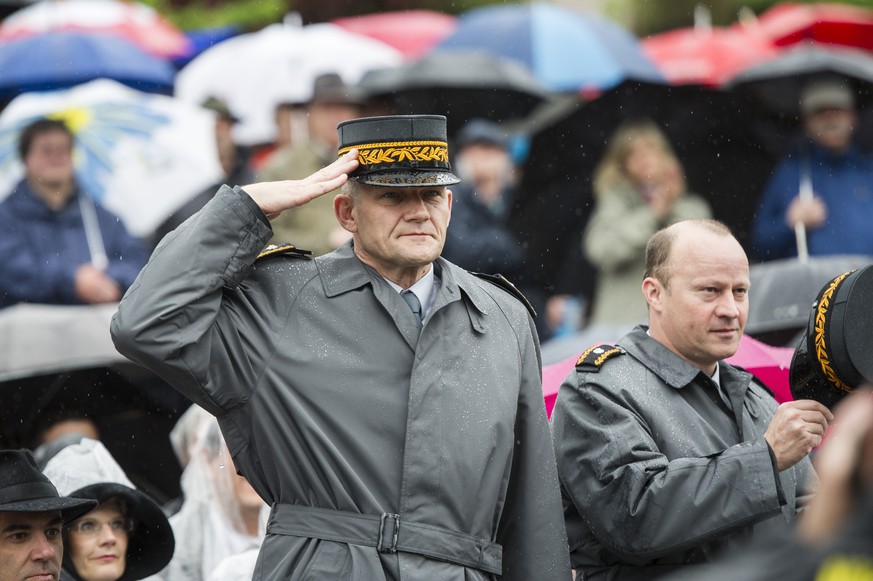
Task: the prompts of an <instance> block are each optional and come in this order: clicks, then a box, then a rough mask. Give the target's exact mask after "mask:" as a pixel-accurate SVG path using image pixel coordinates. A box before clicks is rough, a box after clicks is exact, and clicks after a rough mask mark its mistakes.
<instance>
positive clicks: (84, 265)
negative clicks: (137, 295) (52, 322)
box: [0, 118, 148, 307]
mask: <svg viewBox="0 0 873 581" xmlns="http://www.w3.org/2000/svg"><path fill="white" fill-rule="evenodd" d="M73 144H74V137H73V133H72V131H71V130H70V129H69V127H68V126H67V125H66V124H65V123H64V122H63V121H60V120H56V119H48V118H41V119H37V120H36V121H33V122H32V123H30V124H29V125H27V126H26V127H25V128H24V129H23V130H22V132H21V135H20V137H19V147H18V149H19V155H20V156H21V160H22V161H23V162H24V168H25V176H24V179H22V180H21V181H20V182H19V183H18V184H17V185H16V186H15V189H14V190H13V191H12V193H11V194H9V196H8V197H7V198H6V199H5V200H3V202H2V203H0V253H2V255H3V256H4V257H5V259H4V260H3V261H2V262H0V307H6V306H9V305H12V304H15V303H18V302H31V303H46V304H63V305H70V304H98V303H111V302H115V301H117V300H118V299H120V298H121V295H122V294H123V293H124V291H125V290H127V287H129V286H130V284H131V283H132V282H133V280H134V278H136V275H137V273H138V272H139V269H140V268H142V265H143V264H145V261H146V259H147V258H148V252H147V250H146V248H145V245H144V244H143V243H142V241H141V240H139V239H137V238H135V237H133V236H131V235H130V234H129V233H128V231H127V229H126V228H125V226H124V224H123V223H122V222H121V220H120V219H119V218H118V217H117V216H115V215H113V214H112V213H110V212H109V211H108V210H106V209H104V208H102V207H101V206H99V205H97V204H95V203H94V201H93V200H92V199H91V198H90V197H89V196H88V195H87V194H86V193H85V192H83V191H81V189H80V188H79V185H78V183H77V180H76V176H75V171H74V168H73Z"/></svg>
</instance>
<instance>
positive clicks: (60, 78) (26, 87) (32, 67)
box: [0, 32, 175, 100]
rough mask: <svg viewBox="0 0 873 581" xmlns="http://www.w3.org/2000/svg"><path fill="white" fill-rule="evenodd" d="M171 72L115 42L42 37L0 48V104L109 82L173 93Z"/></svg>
mask: <svg viewBox="0 0 873 581" xmlns="http://www.w3.org/2000/svg"><path fill="white" fill-rule="evenodd" d="M174 76H175V69H174V68H173V66H172V65H171V64H169V63H168V62H166V61H163V60H161V59H159V58H157V57H154V56H151V55H150V54H148V53H146V52H144V51H143V50H142V49H140V48H138V47H137V46H135V45H133V44H131V43H129V42H127V41H125V40H122V39H120V38H118V37H115V36H110V35H105V34H86V33H82V32H46V33H43V34H37V35H34V36H29V37H27V38H23V39H20V40H13V41H10V42H2V43H0V99H6V100H8V99H11V98H12V97H14V96H16V95H19V94H21V93H26V92H30V91H46V90H52V89H63V88H67V87H72V86H74V85H78V84H81V83H85V82H88V81H91V80H94V79H112V80H115V81H118V82H120V83H122V84H125V85H128V86H129V87H133V88H136V89H139V90H141V91H147V92H153V93H165V94H170V93H172V91H173V81H174Z"/></svg>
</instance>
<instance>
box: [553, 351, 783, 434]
mask: <svg viewBox="0 0 873 581" xmlns="http://www.w3.org/2000/svg"><path fill="white" fill-rule="evenodd" d="M587 347H588V346H585V347H583V349H582V350H584V349H585V348H587ZM582 350H580V353H581V351H582ZM793 355H794V349H790V348H788V347H771V346H770V345H767V344H765V343H761V342H760V341H758V340H757V339H753V338H751V337H749V336H748V335H743V336H742V338H741V339H740V347H739V349H737V352H736V353H735V354H734V355H733V357H730V358H728V359H726V361H727V362H728V363H730V364H732V365H739V366H740V367H743V368H745V369H746V370H748V371H749V372H750V373H751V374H752V375H754V376H755V377H757V378H758V379H759V380H760V381H762V382H763V383H764V385H766V386H767V387H769V388H770V389H771V390H773V393H774V394H775V395H776V401H778V402H779V403H782V402H785V401H790V400H792V399H794V398H793V397H792V395H791V389H790V388H789V386H788V371H789V369H790V367H791V357H792V356H793ZM578 358H579V355H578V354H577V355H572V356H570V357H568V358H566V359H562V360H561V361H558V362H557V363H552V364H550V365H544V366H543V400H544V401H545V404H546V414H547V415H548V416H549V417H550V418H551V417H552V409H553V408H554V407H555V399H557V397H558V389H559V388H560V387H561V384H562V383H563V382H564V379H565V378H566V377H567V374H568V373H570V370H571V369H573V367H574V366H575V365H576V360H577V359H578Z"/></svg>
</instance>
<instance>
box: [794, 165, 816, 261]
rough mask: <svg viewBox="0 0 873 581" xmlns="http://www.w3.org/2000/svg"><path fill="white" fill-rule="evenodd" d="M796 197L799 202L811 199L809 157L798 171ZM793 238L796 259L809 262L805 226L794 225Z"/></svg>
mask: <svg viewBox="0 0 873 581" xmlns="http://www.w3.org/2000/svg"><path fill="white" fill-rule="evenodd" d="M798 196H799V197H800V199H801V200H804V201H810V200H812V198H813V193H812V177H810V175H809V157H805V158H804V163H803V164H802V165H801V170H800V191H799V192H798ZM794 237H795V238H796V239H797V258H798V260H800V262H807V261H809V247H808V246H807V244H806V226H805V225H804V224H803V222H798V223H797V224H795V225H794Z"/></svg>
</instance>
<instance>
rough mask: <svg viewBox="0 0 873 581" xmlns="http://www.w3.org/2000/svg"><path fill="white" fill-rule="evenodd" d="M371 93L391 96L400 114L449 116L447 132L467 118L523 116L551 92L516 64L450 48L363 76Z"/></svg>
mask: <svg viewBox="0 0 873 581" xmlns="http://www.w3.org/2000/svg"><path fill="white" fill-rule="evenodd" d="M360 87H361V88H362V89H363V90H364V91H366V92H367V94H369V95H371V96H373V97H378V98H385V99H388V100H389V101H390V103H391V105H392V108H393V109H394V110H395V111H397V113H401V114H402V113H406V114H415V113H422V112H427V113H429V114H430V113H433V114H441V115H445V116H446V117H447V118H448V132H449V135H454V134H455V133H456V132H457V131H458V129H460V128H461V127H462V126H463V125H464V124H465V123H466V122H467V121H469V120H471V119H473V118H476V117H481V118H486V119H491V120H492V121H498V122H499V121H506V120H509V119H517V118H521V117H524V116H525V115H527V114H528V113H530V112H531V110H533V108H534V107H536V106H537V105H539V104H540V103H542V102H543V101H545V100H546V99H547V98H548V96H549V94H548V92H547V91H546V90H545V89H543V88H542V86H541V85H540V84H539V82H537V80H536V79H535V78H534V77H533V76H532V75H531V74H530V73H529V72H528V71H527V69H525V68H524V67H523V66H521V65H519V64H518V63H516V62H514V61H510V60H506V59H501V58H499V57H495V56H492V55H488V54H484V53H465V52H455V51H446V52H438V53H432V54H430V55H428V56H426V57H424V58H422V59H419V60H417V61H413V62H410V63H406V64H404V65H401V66H399V67H395V68H390V69H379V70H375V71H370V72H369V73H367V74H365V75H364V77H363V78H362V79H361V82H360Z"/></svg>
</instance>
